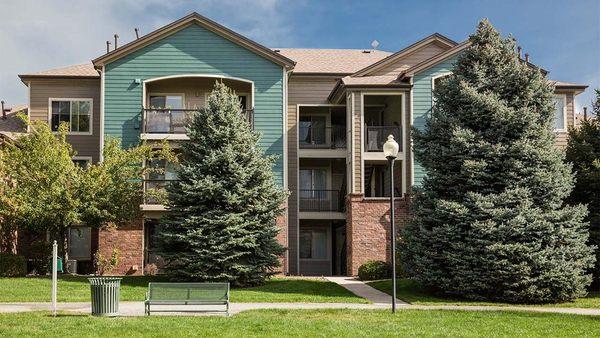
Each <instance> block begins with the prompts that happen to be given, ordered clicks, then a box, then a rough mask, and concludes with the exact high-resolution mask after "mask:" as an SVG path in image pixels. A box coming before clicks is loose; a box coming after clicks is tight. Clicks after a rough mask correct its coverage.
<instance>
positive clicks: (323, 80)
mask: <svg viewBox="0 0 600 338" xmlns="http://www.w3.org/2000/svg"><path fill="white" fill-rule="evenodd" d="M336 81H337V79H336V78H334V77H320V76H294V75H292V76H291V78H290V80H289V85H288V117H287V121H288V133H287V137H288V189H289V190H290V192H291V194H290V197H289V199H288V201H289V208H288V235H289V270H290V273H292V274H298V273H299V268H300V267H299V265H298V259H297V257H298V166H299V163H298V126H297V124H298V112H297V105H298V104H328V103H329V102H328V101H327V97H328V96H329V93H331V90H332V89H333V87H334V86H335V84H336Z"/></svg>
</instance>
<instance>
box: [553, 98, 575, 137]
mask: <svg viewBox="0 0 600 338" xmlns="http://www.w3.org/2000/svg"><path fill="white" fill-rule="evenodd" d="M556 93H557V94H566V96H567V127H573V125H574V123H575V116H574V114H573V111H574V109H575V99H574V96H573V93H572V92H556ZM567 138H568V133H567V132H559V133H556V145H557V146H558V147H560V148H563V147H566V146H567Z"/></svg>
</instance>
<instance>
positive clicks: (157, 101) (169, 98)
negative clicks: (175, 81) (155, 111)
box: [150, 95, 183, 109]
mask: <svg viewBox="0 0 600 338" xmlns="http://www.w3.org/2000/svg"><path fill="white" fill-rule="evenodd" d="M150 107H151V108H170V109H183V96H182V95H150Z"/></svg>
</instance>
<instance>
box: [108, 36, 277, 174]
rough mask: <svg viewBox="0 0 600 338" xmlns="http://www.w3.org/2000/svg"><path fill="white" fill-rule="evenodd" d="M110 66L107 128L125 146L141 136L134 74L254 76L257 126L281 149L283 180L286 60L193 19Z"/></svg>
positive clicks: (264, 143)
mask: <svg viewBox="0 0 600 338" xmlns="http://www.w3.org/2000/svg"><path fill="white" fill-rule="evenodd" d="M105 72H106V73H105V84H104V86H105V88H104V95H105V99H104V100H105V101H104V102H105V106H104V113H105V115H104V133H105V135H106V136H113V137H119V138H121V139H122V142H123V146H125V147H126V146H130V145H132V144H137V143H138V142H139V133H140V130H139V119H140V112H141V109H142V85H141V84H135V83H134V81H135V79H141V80H145V79H150V78H155V77H160V76H168V75H176V74H191V73H196V74H213V75H223V76H231V77H238V78H243V79H247V80H251V81H254V108H255V120H254V122H255V129H256V130H257V131H259V132H261V133H262V137H261V140H260V146H261V147H262V148H263V149H264V150H265V152H266V153H267V154H277V155H280V158H279V160H278V162H277V163H276V166H275V174H276V177H277V180H278V182H279V184H281V185H282V184H283V167H284V166H283V69H282V66H280V65H277V64H275V63H273V62H272V61H270V60H267V59H265V58H264V57H261V56H259V55H257V54H255V53H253V52H251V51H249V50H248V49H245V48H243V47H241V46H239V45H237V44H235V43H233V42H231V41H229V40H227V39H224V38H222V37H221V36H219V35H217V34H215V33H213V32H211V31H208V30H206V29H204V28H202V27H200V26H198V25H192V26H189V27H186V28H184V29H182V30H180V31H178V32H176V33H174V34H172V35H170V36H168V37H165V38H164V39H162V40H160V41H157V42H155V43H153V44H150V45H148V46H146V47H144V48H141V49H139V50H137V51H135V52H133V53H131V54H129V55H126V56H124V57H122V58H120V59H118V60H115V61H113V62H111V63H109V64H108V65H106V69H105Z"/></svg>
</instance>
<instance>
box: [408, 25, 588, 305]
mask: <svg viewBox="0 0 600 338" xmlns="http://www.w3.org/2000/svg"><path fill="white" fill-rule="evenodd" d="M470 41H471V43H472V45H471V46H470V47H469V48H467V49H466V50H465V51H464V52H463V53H462V54H461V55H460V56H459V57H458V60H457V63H456V65H455V68H454V70H453V75H451V76H448V77H447V78H446V79H444V80H443V81H442V83H441V84H440V85H436V87H435V92H434V98H435V107H434V109H433V110H432V112H431V116H430V117H429V118H428V120H427V123H426V126H425V128H424V130H423V131H418V130H415V131H414V154H415V158H416V160H417V161H418V162H420V163H421V164H422V165H423V167H424V168H425V169H426V172H427V177H426V178H425V179H424V181H423V184H422V187H421V188H420V189H416V194H415V198H414V201H413V202H414V203H413V215H414V219H413V220H412V221H411V222H410V223H409V224H408V225H407V226H406V227H405V228H404V229H403V231H402V236H401V237H402V238H401V243H400V252H401V256H402V257H401V259H402V262H403V264H404V268H405V270H406V271H407V273H408V274H409V275H410V276H412V278H414V279H416V280H417V281H419V282H421V283H422V284H423V285H424V286H426V287H431V288H434V289H437V290H438V291H439V292H443V293H447V294H452V295H458V296H462V297H466V298H469V299H482V300H483V299H487V300H495V301H507V302H519V303H540V302H556V301H566V300H571V299H574V298H576V297H579V296H582V295H584V294H585V290H586V286H587V285H589V283H590V275H589V274H586V270H587V269H588V268H589V267H590V265H591V264H592V263H593V260H594V259H593V256H592V248H591V247H589V246H588V245H586V241H587V238H588V231H587V224H586V223H585V222H584V221H583V219H584V217H585V215H586V208H585V206H582V205H577V206H568V205H565V203H564V200H565V198H566V197H567V196H568V195H569V193H570V192H571V190H572V188H573V175H572V174H571V166H570V165H567V164H565V163H564V162H563V157H564V155H563V154H562V152H561V151H560V150H558V149H557V148H556V147H555V145H554V142H555V141H554V140H555V136H554V134H553V131H552V122H553V116H554V102H553V89H552V87H551V86H550V84H549V83H548V81H547V80H546V79H545V77H544V76H543V75H542V74H541V73H540V71H539V70H538V69H534V68H533V67H531V66H529V65H528V64H527V63H525V62H523V61H522V60H520V59H519V57H518V56H517V55H516V53H515V44H514V40H513V39H512V38H507V39H503V38H502V37H501V36H500V35H499V33H498V32H497V31H496V30H495V29H494V28H493V27H492V25H491V24H490V23H489V22H488V21H487V20H483V21H482V22H480V24H479V26H478V28H477V31H476V33H475V34H474V35H472V36H470Z"/></svg>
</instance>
